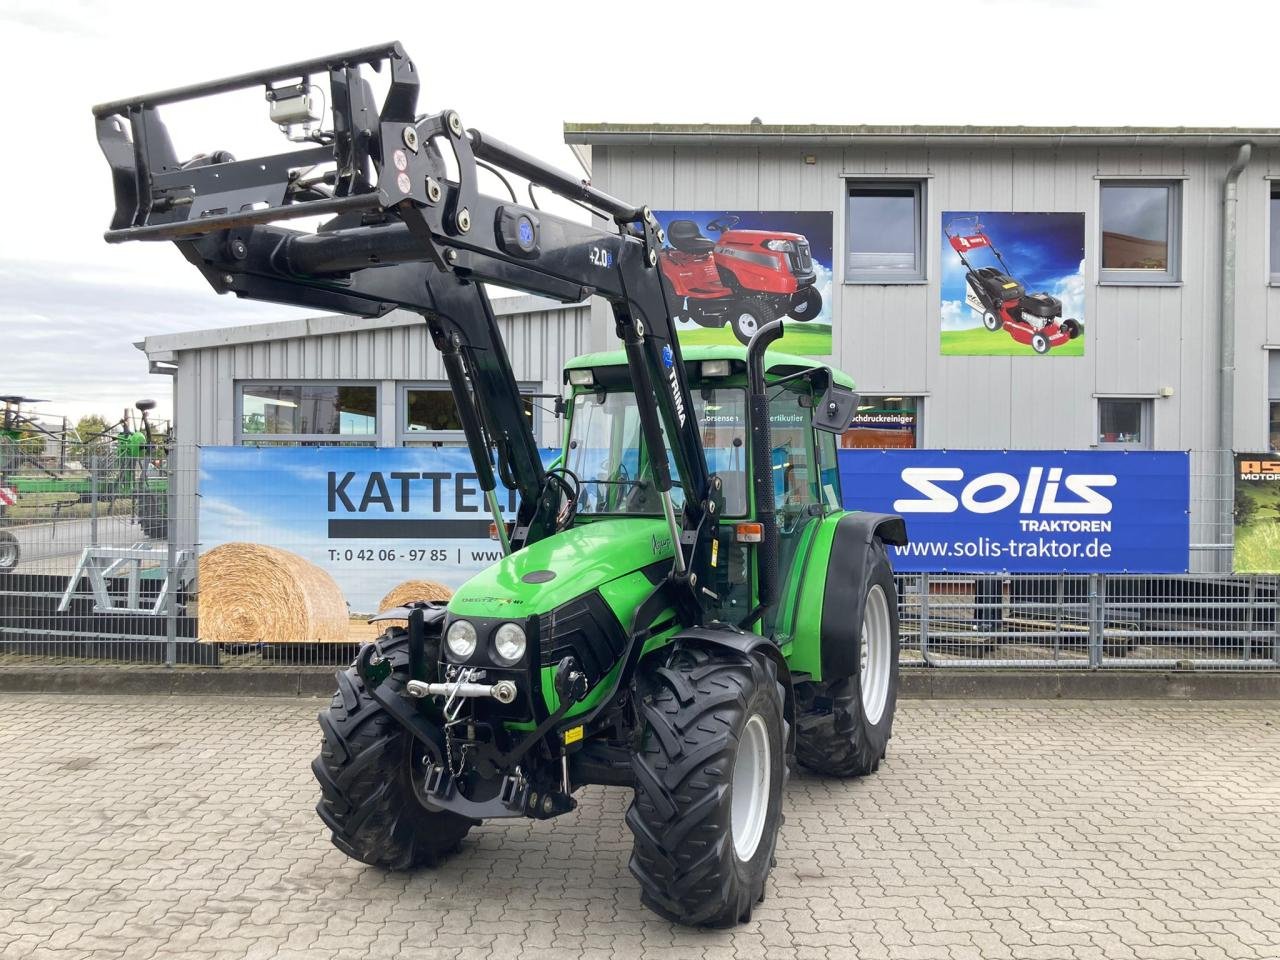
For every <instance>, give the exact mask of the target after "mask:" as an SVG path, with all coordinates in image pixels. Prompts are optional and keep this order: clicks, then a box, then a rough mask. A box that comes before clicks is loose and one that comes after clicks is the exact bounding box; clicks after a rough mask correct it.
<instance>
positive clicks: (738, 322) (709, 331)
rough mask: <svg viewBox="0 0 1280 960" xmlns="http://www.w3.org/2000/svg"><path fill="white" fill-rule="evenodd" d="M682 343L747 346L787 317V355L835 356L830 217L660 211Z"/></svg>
mask: <svg viewBox="0 0 1280 960" xmlns="http://www.w3.org/2000/svg"><path fill="white" fill-rule="evenodd" d="M654 214H655V216H657V218H658V224H659V225H660V226H661V227H662V229H663V230H664V231H666V243H665V244H664V245H663V248H662V251H661V253H660V254H659V264H660V266H661V268H662V273H663V275H664V276H665V277H666V278H667V280H668V282H669V283H670V284H671V288H672V290H673V291H674V292H675V295H676V301H677V317H676V319H677V329H678V332H679V337H680V342H681V343H683V344H693V345H700V344H715V343H743V344H745V343H747V342H748V341H750V339H751V335H752V334H754V333H755V331H756V330H757V329H758V328H759V327H761V326H763V325H764V324H766V323H769V322H770V321H772V320H777V319H779V318H783V320H784V323H785V324H786V336H785V339H784V340H783V341H782V343H781V344H780V345H779V348H780V349H784V350H786V351H787V352H788V353H800V354H807V355H810V356H824V355H826V354H829V353H831V291H832V283H831V277H832V273H831V256H832V240H831V231H832V228H831V223H832V214H831V212H830V211H827V210H822V211H803V210H800V211H797V210H655V211H654Z"/></svg>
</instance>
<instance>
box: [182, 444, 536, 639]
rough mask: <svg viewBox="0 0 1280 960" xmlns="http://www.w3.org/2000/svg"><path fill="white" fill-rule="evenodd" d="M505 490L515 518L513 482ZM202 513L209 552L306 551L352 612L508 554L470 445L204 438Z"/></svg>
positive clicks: (453, 578)
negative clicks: (239, 547)
mask: <svg viewBox="0 0 1280 960" xmlns="http://www.w3.org/2000/svg"><path fill="white" fill-rule="evenodd" d="M551 456H554V453H552V452H550V451H549V452H548V454H547V457H548V459H549V458H550V457H551ZM499 499H500V501H501V506H502V509H503V511H504V512H505V514H506V515H507V516H508V517H511V516H514V512H515V507H516V498H515V494H514V492H512V491H507V490H503V491H502V496H501V497H500V498H499ZM199 521H200V544H201V546H200V550H201V553H202V554H203V553H206V552H208V551H210V550H212V549H213V548H215V547H218V546H220V545H222V544H227V543H251V544H261V545H264V546H268V547H277V548H280V549H282V550H287V551H289V552H291V553H293V554H297V555H298V556H300V557H302V558H303V559H304V560H307V561H309V562H310V563H312V564H315V565H316V566H318V567H320V568H321V569H322V570H324V571H326V572H327V573H329V574H330V575H331V576H332V577H333V579H334V580H335V581H336V582H337V584H338V586H339V587H340V588H341V590H342V593H343V596H344V597H345V599H346V602H347V605H348V607H349V608H350V612H351V614H352V616H360V615H362V614H370V613H376V612H377V611H378V604H379V601H380V600H381V598H382V597H383V596H384V595H386V594H387V593H389V592H390V591H391V590H392V588H394V587H396V586H397V585H398V584H401V583H403V582H405V581H407V580H430V581H434V582H436V583H439V584H442V585H444V586H446V587H449V588H450V589H454V588H456V587H458V586H459V585H461V584H462V583H464V582H465V581H466V580H467V579H469V578H470V577H472V576H474V575H475V574H476V573H477V572H479V571H480V570H482V569H483V568H485V567H487V566H489V565H490V564H491V563H493V562H495V561H496V560H498V559H499V558H500V557H501V555H502V554H501V551H500V549H499V546H498V544H497V542H496V541H493V540H490V539H489V523H490V521H491V515H490V513H489V508H488V505H487V504H486V502H485V498H484V494H483V493H482V492H481V490H480V486H479V483H478V482H477V480H476V474H475V471H474V469H473V468H472V465H471V457H470V455H469V454H468V452H467V449H466V448H465V447H399V448H393V449H388V448H374V447H260V448H258V447H205V448H204V449H202V450H201V452H200V516H199Z"/></svg>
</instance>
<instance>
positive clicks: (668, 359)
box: [662, 343, 685, 427]
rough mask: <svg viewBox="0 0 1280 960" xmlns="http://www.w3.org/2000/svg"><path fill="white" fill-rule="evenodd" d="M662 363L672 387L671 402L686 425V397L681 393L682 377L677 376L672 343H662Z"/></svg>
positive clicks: (682, 423)
mask: <svg viewBox="0 0 1280 960" xmlns="http://www.w3.org/2000/svg"><path fill="white" fill-rule="evenodd" d="M662 365H663V366H665V367H666V368H667V384H668V385H669V386H670V387H671V403H672V405H673V406H674V407H675V408H676V420H677V421H678V422H679V424H680V426H681V427H683V426H684V421H685V412H684V397H682V396H681V395H680V378H679V377H677V376H676V355H675V351H674V350H672V349H671V344H669V343H664V344H663V345H662Z"/></svg>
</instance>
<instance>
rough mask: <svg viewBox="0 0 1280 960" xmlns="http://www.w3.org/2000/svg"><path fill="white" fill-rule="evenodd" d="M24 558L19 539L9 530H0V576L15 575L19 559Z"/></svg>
mask: <svg viewBox="0 0 1280 960" xmlns="http://www.w3.org/2000/svg"><path fill="white" fill-rule="evenodd" d="M21 556H22V548H21V547H20V546H19V545H18V538H17V537H15V536H14V535H13V534H12V533H10V532H9V531H8V530H0V574H6V573H13V571H14V570H16V569H17V568H18V558H19V557H21Z"/></svg>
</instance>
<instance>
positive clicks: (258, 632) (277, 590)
mask: <svg viewBox="0 0 1280 960" xmlns="http://www.w3.org/2000/svg"><path fill="white" fill-rule="evenodd" d="M199 577H200V637H201V639H202V640H205V641H208V642H213V643H311V642H321V643H341V642H345V641H346V640H347V633H348V629H349V616H350V614H349V613H348V610H347V602H346V600H345V599H344V598H343V596H342V590H341V589H340V588H339V587H338V584H337V583H336V582H335V581H334V579H333V577H331V576H330V575H329V574H328V572H327V571H325V570H322V569H321V568H320V567H318V566H316V565H315V564H314V563H311V562H310V561H309V560H306V559H305V558H303V557H300V556H298V555H297V554H296V553H290V552H289V551H288V550H281V549H280V548H278V547H268V546H264V545H262V544H257V543H224V544H222V545H221V546H219V547H215V548H214V549H212V550H209V551H208V552H206V553H204V554H202V555H201V556H200V561H199Z"/></svg>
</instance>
